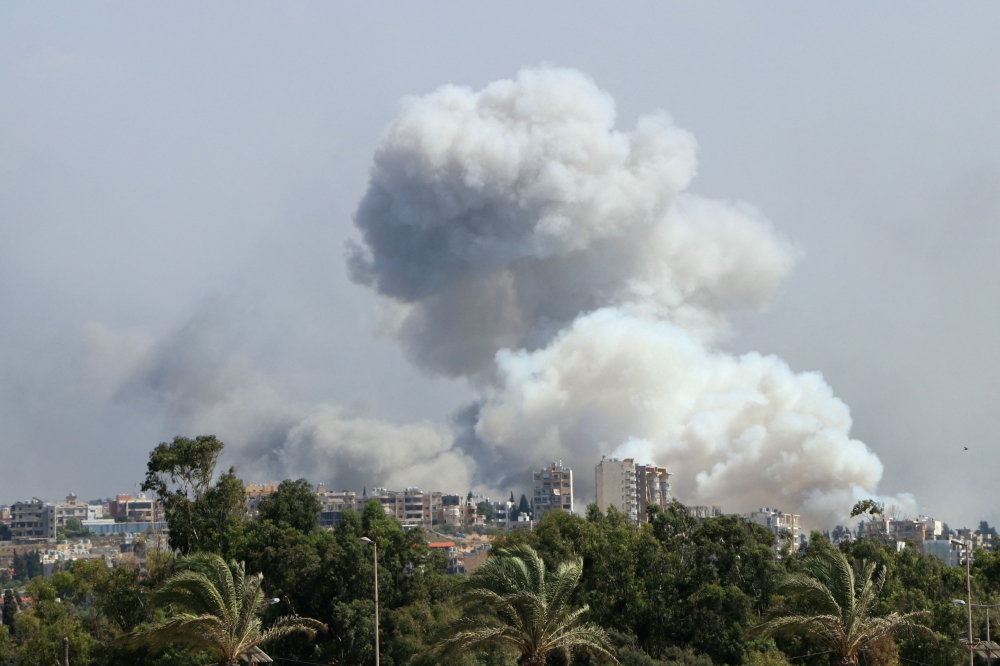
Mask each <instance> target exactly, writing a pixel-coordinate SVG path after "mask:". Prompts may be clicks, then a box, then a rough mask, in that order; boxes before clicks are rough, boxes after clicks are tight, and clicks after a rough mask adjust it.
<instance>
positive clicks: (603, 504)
mask: <svg viewBox="0 0 1000 666" xmlns="http://www.w3.org/2000/svg"><path fill="white" fill-rule="evenodd" d="M595 474H596V481H597V506H598V508H599V509H600V510H601V511H607V510H608V509H609V508H610V507H612V506H613V507H615V508H616V509H617V510H618V511H620V512H622V513H624V514H625V515H626V516H628V517H629V519H630V520H632V521H633V522H639V492H638V488H637V485H636V479H635V460H634V459H632V458H625V459H624V460H619V459H618V458H608V457H607V456H602V457H601V462H599V463H597V467H596V468H595Z"/></svg>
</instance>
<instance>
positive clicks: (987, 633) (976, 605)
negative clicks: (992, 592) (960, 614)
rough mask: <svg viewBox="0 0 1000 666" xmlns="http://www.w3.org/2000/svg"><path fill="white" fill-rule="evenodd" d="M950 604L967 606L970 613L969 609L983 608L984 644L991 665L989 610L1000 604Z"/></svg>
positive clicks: (952, 601) (953, 600) (954, 601)
mask: <svg viewBox="0 0 1000 666" xmlns="http://www.w3.org/2000/svg"><path fill="white" fill-rule="evenodd" d="M951 603H953V604H958V605H959V606H966V605H967V606H969V609H970V610H969V612H970V613H971V612H972V610H971V609H973V608H985V609H986V643H987V646H986V650H987V654H989V657H990V662H991V663H992V662H993V653H992V652H991V651H990V647H989V642H990V609H991V608H1000V604H966V603H965V602H964V601H962V600H961V599H952V600H951Z"/></svg>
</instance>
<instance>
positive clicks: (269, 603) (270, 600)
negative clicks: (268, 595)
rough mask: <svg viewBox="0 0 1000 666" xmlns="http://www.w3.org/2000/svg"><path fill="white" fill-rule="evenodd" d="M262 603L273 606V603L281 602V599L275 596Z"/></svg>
mask: <svg viewBox="0 0 1000 666" xmlns="http://www.w3.org/2000/svg"><path fill="white" fill-rule="evenodd" d="M264 603H265V604H266V605H268V606H273V605H274V604H280V603H281V599H278V598H277V597H275V598H274V599H268V600H267V601H265V602H264Z"/></svg>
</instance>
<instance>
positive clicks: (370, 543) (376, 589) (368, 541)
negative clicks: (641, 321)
mask: <svg viewBox="0 0 1000 666" xmlns="http://www.w3.org/2000/svg"><path fill="white" fill-rule="evenodd" d="M361 543H366V544H368V545H370V546H373V547H374V550H375V558H374V561H375V666H379V663H378V544H377V543H375V542H374V541H372V540H371V539H369V538H368V537H361ZM970 626H971V625H970Z"/></svg>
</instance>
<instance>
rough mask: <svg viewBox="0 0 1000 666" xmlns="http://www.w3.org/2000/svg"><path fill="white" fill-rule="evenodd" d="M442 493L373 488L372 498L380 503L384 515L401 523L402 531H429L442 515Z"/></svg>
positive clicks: (415, 489)
mask: <svg viewBox="0 0 1000 666" xmlns="http://www.w3.org/2000/svg"><path fill="white" fill-rule="evenodd" d="M442 495H443V494H442V493H439V492H423V491H422V490H420V488H412V487H411V488H406V489H405V490H386V489H385V488H375V489H374V490H373V491H372V497H373V498H374V499H377V500H378V501H380V502H381V503H382V509H383V510H384V511H385V513H386V515H389V516H393V517H395V518H396V519H397V520H398V521H399V522H401V523H403V529H404V530H405V529H411V528H414V527H418V526H419V527H423V528H424V529H430V528H431V527H433V525H434V524H435V523H436V522H438V521H440V520H441V518H442V515H443V511H442V509H443V506H442Z"/></svg>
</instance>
